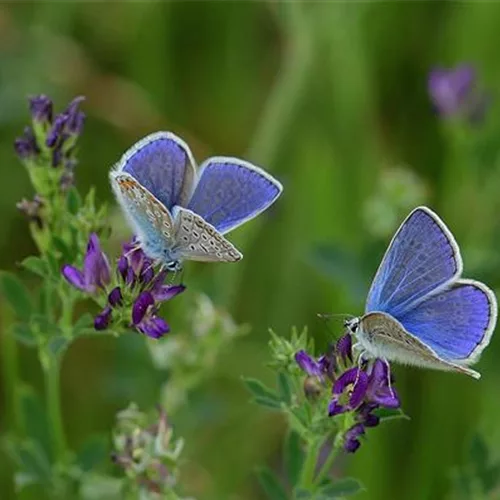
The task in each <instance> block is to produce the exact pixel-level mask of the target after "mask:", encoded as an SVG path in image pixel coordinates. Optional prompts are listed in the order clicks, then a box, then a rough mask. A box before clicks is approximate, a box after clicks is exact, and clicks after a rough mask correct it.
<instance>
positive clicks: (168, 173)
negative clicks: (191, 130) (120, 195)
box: [116, 132, 196, 210]
mask: <svg viewBox="0 0 500 500" xmlns="http://www.w3.org/2000/svg"><path fill="white" fill-rule="evenodd" d="M116 171H117V172H122V173H127V174H130V175H131V176H132V177H133V178H134V179H135V180H137V181H138V182H139V184H141V185H142V186H143V187H144V188H146V189H147V190H148V191H149V192H150V193H151V194H153V195H154V196H155V197H156V198H157V200H159V201H160V202H161V203H163V205H165V207H166V208H167V209H169V210H171V209H172V207H173V206H174V205H184V206H185V205H186V204H187V203H188V202H189V199H190V197H191V194H192V192H193V188H194V184H195V179H196V169H195V161H194V159H193V155H192V154H191V151H190V150H189V148H188V146H187V144H186V143H185V142H184V141H183V140H182V139H180V138H179V137H177V136H176V135H175V134H172V133H171V132H156V133H154V134H151V135H148V136H147V137H144V139H142V140H140V141H139V142H137V143H136V144H135V145H134V146H132V147H131V148H130V149H129V150H128V151H127V152H125V154H124V155H123V156H122V158H121V159H120V161H119V162H118V164H117V166H116Z"/></svg>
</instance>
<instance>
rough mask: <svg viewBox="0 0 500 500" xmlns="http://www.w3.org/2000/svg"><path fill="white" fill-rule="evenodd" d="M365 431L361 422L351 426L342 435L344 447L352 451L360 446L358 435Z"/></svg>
mask: <svg viewBox="0 0 500 500" xmlns="http://www.w3.org/2000/svg"><path fill="white" fill-rule="evenodd" d="M364 433H365V428H364V426H363V425H362V424H356V425H354V426H353V427H351V428H350V429H349V430H348V431H347V432H346V433H345V436H344V449H345V451H347V452H349V453H354V452H355V451H356V450H357V449H358V448H359V447H360V446H361V443H360V441H359V439H358V438H359V436H361V435H362V434H364Z"/></svg>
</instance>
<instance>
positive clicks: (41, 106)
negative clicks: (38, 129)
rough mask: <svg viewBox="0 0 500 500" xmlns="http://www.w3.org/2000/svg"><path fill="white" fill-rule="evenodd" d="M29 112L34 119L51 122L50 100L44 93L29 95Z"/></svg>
mask: <svg viewBox="0 0 500 500" xmlns="http://www.w3.org/2000/svg"><path fill="white" fill-rule="evenodd" d="M29 103H30V112H31V116H32V117H33V120H34V121H37V122H42V123H44V122H49V123H50V122H52V101H51V100H50V99H49V98H48V97H47V96H46V95H43V94H42V95H38V96H34V97H31V98H30V100H29Z"/></svg>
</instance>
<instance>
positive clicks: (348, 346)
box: [335, 333, 352, 363]
mask: <svg viewBox="0 0 500 500" xmlns="http://www.w3.org/2000/svg"><path fill="white" fill-rule="evenodd" d="M335 350H336V351H337V352H338V354H339V355H340V356H341V357H342V360H343V361H344V363H345V362H346V361H347V360H348V359H349V360H350V361H351V362H352V337H351V335H350V334H349V333H346V334H345V335H343V336H342V337H340V339H339V340H338V341H337V345H336V346H335Z"/></svg>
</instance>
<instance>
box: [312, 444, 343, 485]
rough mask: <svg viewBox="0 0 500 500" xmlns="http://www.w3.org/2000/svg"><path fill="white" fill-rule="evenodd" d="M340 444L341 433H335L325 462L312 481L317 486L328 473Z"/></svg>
mask: <svg viewBox="0 0 500 500" xmlns="http://www.w3.org/2000/svg"><path fill="white" fill-rule="evenodd" d="M341 446H342V437H341V434H337V436H336V437H335V439H334V441H333V446H332V449H331V450H330V453H329V455H328V457H327V458H326V460H325V462H324V463H323V465H322V466H321V469H320V470H319V472H318V474H317V475H316V480H315V481H314V484H315V485H316V486H318V485H319V484H320V483H321V481H323V479H324V478H325V477H327V476H328V474H329V473H330V470H331V468H332V466H333V462H334V461H335V459H336V458H337V455H338V452H339V450H340V448H341Z"/></svg>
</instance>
